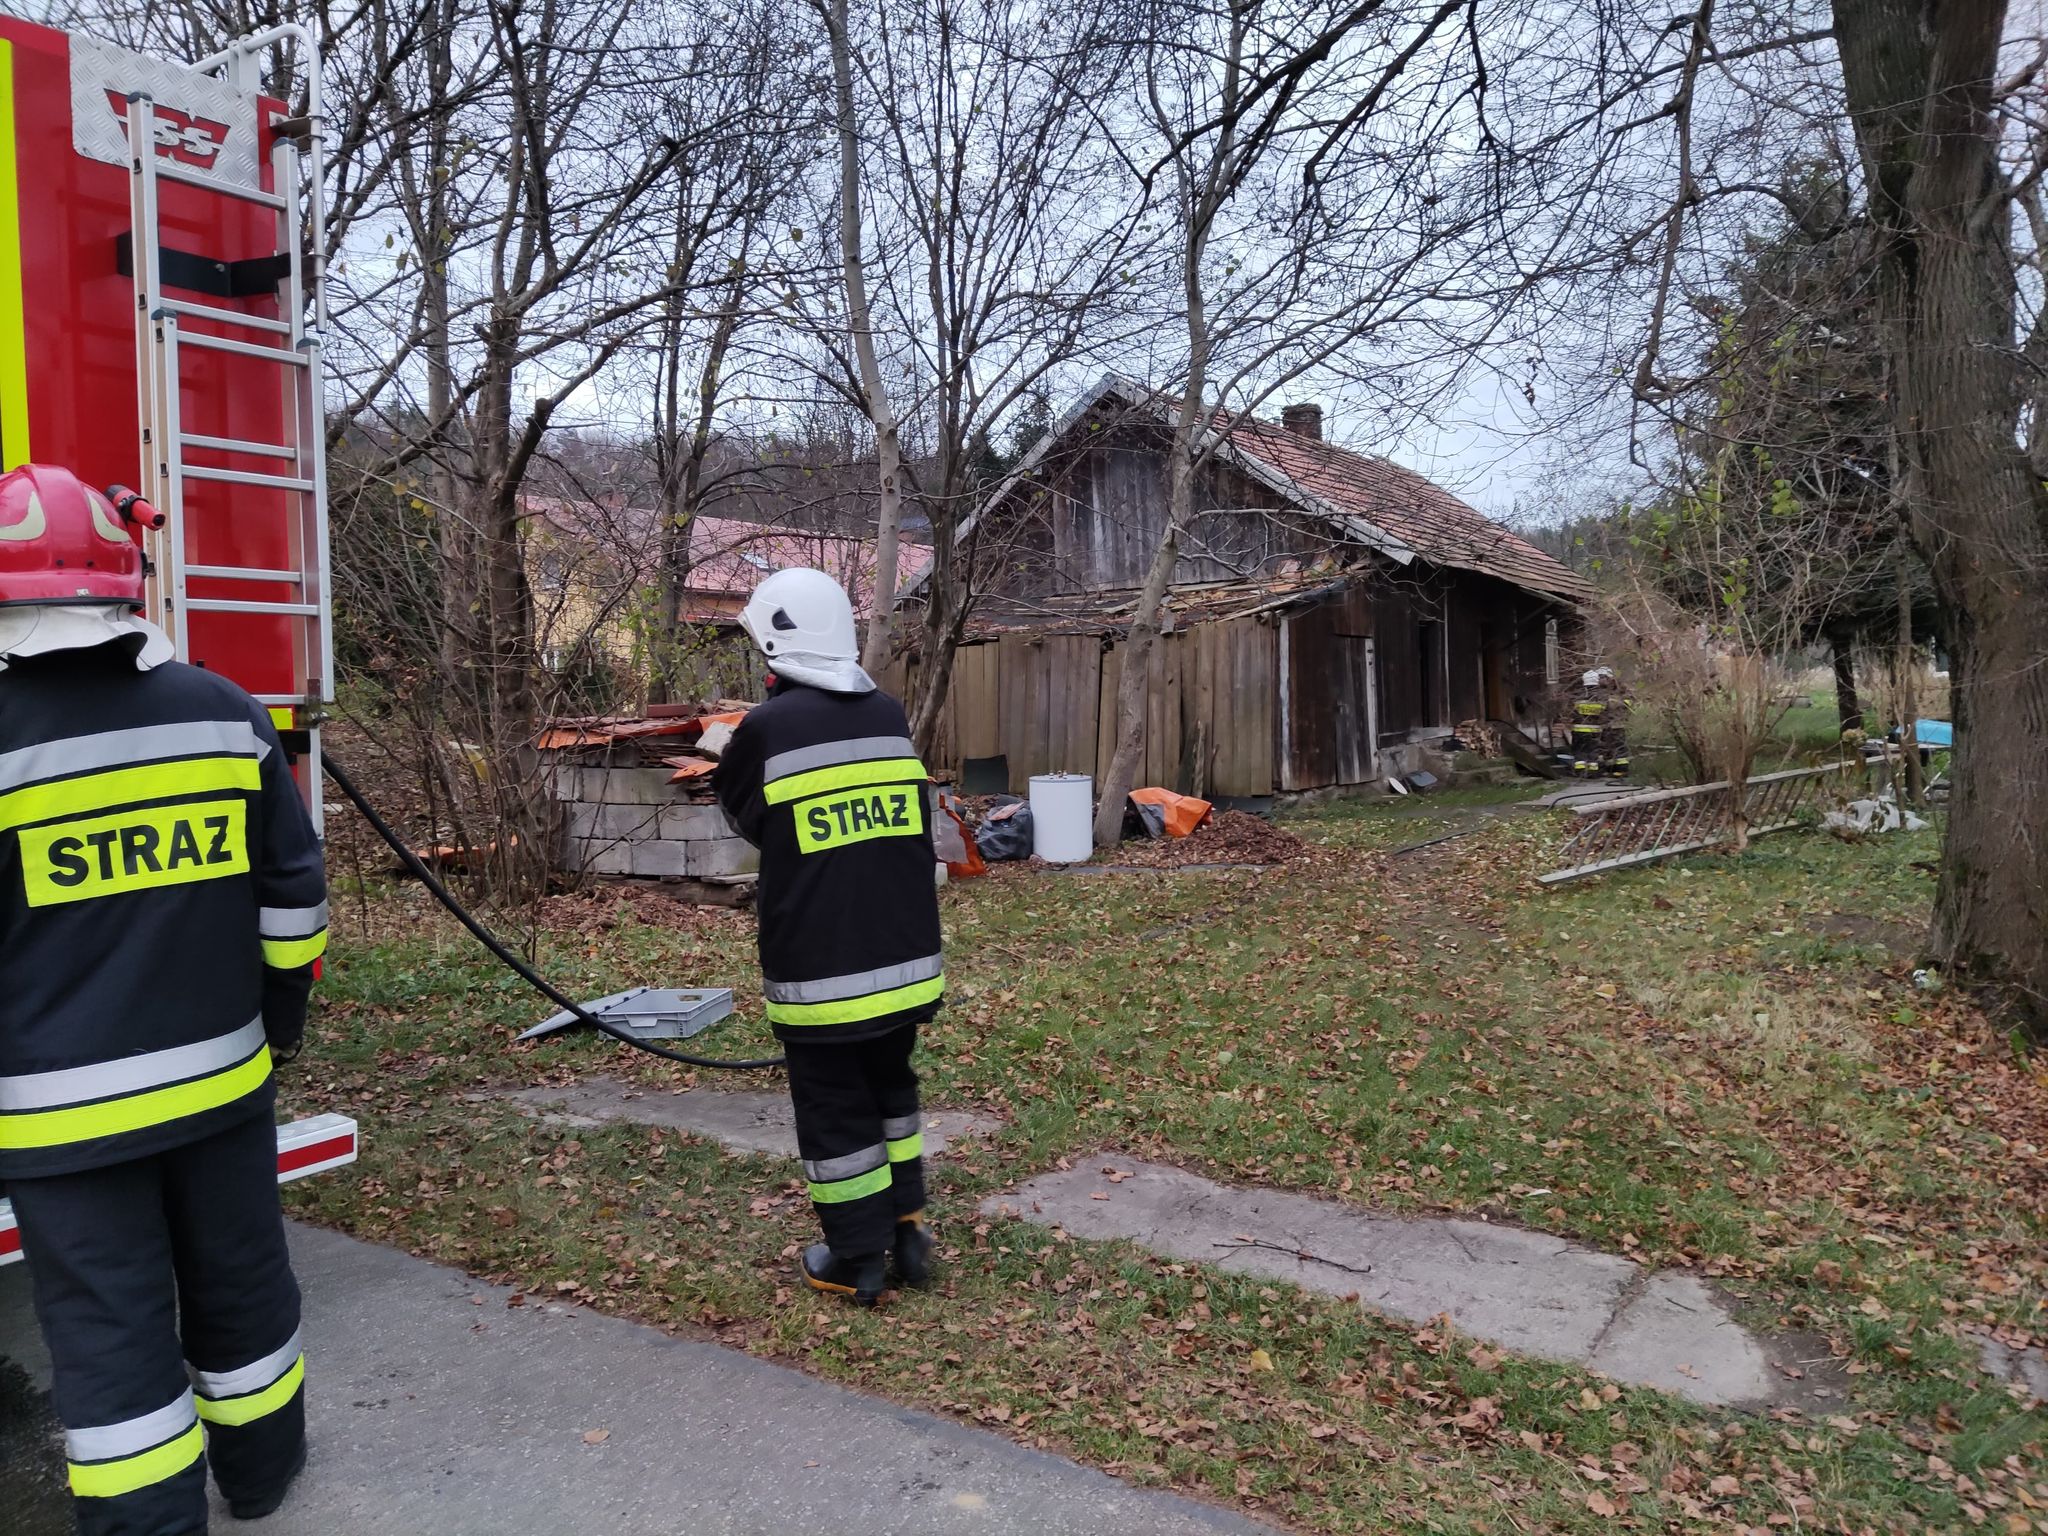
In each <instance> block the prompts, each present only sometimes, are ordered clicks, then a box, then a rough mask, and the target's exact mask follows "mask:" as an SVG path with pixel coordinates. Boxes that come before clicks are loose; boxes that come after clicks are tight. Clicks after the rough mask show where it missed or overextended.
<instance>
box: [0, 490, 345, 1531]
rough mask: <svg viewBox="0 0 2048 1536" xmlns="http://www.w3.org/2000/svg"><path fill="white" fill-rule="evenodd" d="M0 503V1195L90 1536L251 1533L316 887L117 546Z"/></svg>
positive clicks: (67, 513) (298, 1444) (297, 1388)
mask: <svg viewBox="0 0 2048 1536" xmlns="http://www.w3.org/2000/svg"><path fill="white" fill-rule="evenodd" d="M122 501H123V505H122V507H120V508H119V509H117V507H116V505H115V503H114V502H113V501H110V500H109V499H108V498H107V497H106V496H102V495H100V494H99V493H98V492H97V491H94V490H90V489H88V488H87V487H86V486H85V485H83V484H81V483H80V482H79V481H78V480H77V479H76V478H74V477H73V476H72V475H71V474H70V473H68V472H67V471H65V470H61V469H54V468H49V467H45V466H37V465H30V466H27V467H25V468H22V469H18V470H16V471H14V472H13V473H11V474H8V475H6V476H4V477H0V998H5V999H6V1004H5V1007H4V1009H0V1181H5V1185H6V1192H7V1193H8V1194H9V1195H10V1196H12V1198H13V1201H14V1212H15V1216H16V1219H17V1221H18V1224H19V1226H20V1229H21V1241H22V1254H23V1257H24V1258H25V1259H26V1260H27V1262H28V1272H29V1279H30V1283H31V1285H32V1287H33V1289H34V1293H35V1306H36V1316H37V1318H38V1319H39V1320H40V1322H41V1324H42V1330H43V1337H44V1339H45V1341H46V1342H47V1344H48V1346H49V1351H50V1360H51V1366H52V1387H51V1397H52V1400H53V1402H54V1405H55V1408H56V1411H57V1417H58V1418H59V1420H61V1421H62V1423H63V1426H64V1445H65V1456H66V1459H67V1460H68V1462H69V1464H70V1483H71V1491H72V1494H73V1495H74V1507H75V1510H76V1512H77V1517H78V1527H79V1530H80V1531H81V1532H83V1533H84V1536H172V1533H179V1536H183V1533H189V1532H195V1531H199V1532H203V1531H204V1530H205V1529H206V1524H207V1499H206V1471H207V1464H208V1463H209V1462H210V1463H211V1464H212V1468H213V1475H214V1480H215V1481H216V1482H217V1483H218V1484H219V1486H220V1490H221V1493H222V1495H223V1496H224V1497H225V1498H226V1500H227V1503H228V1508H229V1509H230V1511H232V1512H233V1513H234V1514H235V1515H237V1516H239V1517H243V1518H255V1517H258V1516H261V1515H264V1514H268V1513H269V1512H270V1511H271V1510H273V1509H275V1508H276V1507H277V1506H278V1505H279V1503H281V1502H282V1501H283V1498H284V1495H285V1490H286V1488H287V1487H288V1486H289V1484H290V1483H291V1480H292V1479H293V1477H294V1476H296V1475H297V1473H298V1470H299V1468H300V1466H301V1465H302V1464H303V1462H304V1459H305V1408H304V1399H303V1389H302V1376H303V1373H304V1363H303V1359H302V1357H301V1355H300V1352H299V1291H298V1285H297V1283H296V1282H295V1280H294V1279H293V1277H292V1271H291V1263H290V1259H289V1257H288V1255H287V1253H286V1251H285V1235H284V1220H283V1217H282V1215H281V1214H280V1212H279V1208H278V1197H277V1141H276V1130H275V1127H274V1124H273V1119H272V1103H273V1100H274V1090H273V1087H272V1083H271V1052H272V1050H273V1049H276V1050H281V1051H285V1052H290V1051H293V1050H296V1048H297V1046H298V1044H299V1040H300V1036H301V1034H302V1033H303V1031H304V1028H305V1018H306V1002H307V995H308V993H309V991H310V989H311V986H312V973H313V967H314V962H315V961H316V959H317V958H318V956H319V954H320V952H321V950H322V948H323V947H324V945H325V943H326V931H327V900H326V877H325V874H324V872H323V870H322V867H321V858H320V847H319V844H318V842H317V841H316V840H315V838H314V835H313V827H312V823H311V820H310V818H309V817H308V816H307V814H306V808H305V805H304V803H303V802H302V801H301V800H300V798H299V793H298V790H297V789H296V788H295V787H294V786H293V783H292V778H291V773H290V770H289V768H288V767H287V766H286V763H285V755H284V748H283V746H282V745H281V744H280V742H279V740H278V736H277V732H276V731H275V730H273V729H272V727H271V723H270V720H269V718H268V716H267V715H266V714H265V712H264V711H263V710H262V709H261V708H260V707H259V706H258V705H257V704H256V703H255V701H254V700H252V699H251V698H250V697H249V696H248V695H247V694H246V693H244V692H242V690H241V689H239V688H237V687H236V686H235V685H234V684H233V683H230V682H228V681H227V680H226V679H224V678H222V677H219V676H217V675H216V674H214V673H211V672H206V671H201V670H200V669H198V668H195V667H188V666H185V665H183V664H181V663H179V662H177V661H174V660H172V659H171V646H170V642H169V641H168V640H167V639H166V638H165V637H164V635H163V633H162V632H161V631H160V630H157V629H155V628H154V627H153V626H151V625H149V624H148V623H146V622H145V621H143V620H142V619H141V618H139V617H137V610H138V609H139V608H140V607H141V604H142V596H143V575H144V572H143V560H142V551H141V548H140V547H139V545H138V544H137V542H136V539H135V535H134V531H133V530H134V524H135V523H136V522H138V521H143V522H149V523H152V524H153V523H154V522H156V521H158V519H156V517H155V514H154V513H153V512H151V511H150V510H149V509H148V507H147V504H146V503H140V502H139V500H137V499H134V498H129V497H123V498H122Z"/></svg>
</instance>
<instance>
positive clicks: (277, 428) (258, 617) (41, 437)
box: [0, 16, 355, 1263]
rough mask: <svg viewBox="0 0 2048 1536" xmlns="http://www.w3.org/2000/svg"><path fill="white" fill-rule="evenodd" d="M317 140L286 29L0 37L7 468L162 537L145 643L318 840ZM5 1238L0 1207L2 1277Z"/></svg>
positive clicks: (326, 1150) (285, 1160) (325, 622)
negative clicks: (152, 39) (133, 519)
mask: <svg viewBox="0 0 2048 1536" xmlns="http://www.w3.org/2000/svg"><path fill="white" fill-rule="evenodd" d="M280 48H290V49H295V50H297V54H298V57H299V58H300V59H301V60H302V61H304V62H305V64H306V72H307V75H308V78H309V79H310V80H311V82H312V86H311V92H310V94H309V97H308V101H307V110H306V111H305V112H304V114H303V115H300V116H293V115H292V112H291V109H290V108H289V107H288V106H287V105H286V104H285V103H284V102H281V101H277V100H274V99H272V98H270V97H266V96H264V95H262V94H261V92H260V91H259V90H258V89H257V84H256V83H257V79H258V75H259V71H260V69H261V67H262V64H263V62H264V61H265V60H266V59H267V58H269V57H270V56H271V55H272V53H273V51H274V50H276V49H280ZM322 126H323V125H322V123H321V111H320V95H319V67H318V50H317V46H316V42H315V39H314V38H313V36H312V34H311V33H310V32H309V31H307V30H306V29H305V28H304V27H301V26H286V27H277V28H273V29H271V30H270V31H267V32H263V33H260V34H258V35H256V36H253V37H249V38H244V39H242V40H240V41H238V42H237V43H235V44H234V45H233V46H232V47H230V48H228V49H226V50H224V51H223V52H221V53H218V54H216V55H214V56H213V57H211V58H207V59H201V60H199V61H198V62H196V63H193V64H179V63H174V62H169V61H166V60H163V59H156V58H149V57H146V56H144V55H141V54H137V53H131V52H129V51H127V50H126V49H123V48H117V47H113V46H111V45H109V44H107V43H103V42H100V41H98V40H96V39H94V38H90V37H86V36H83V35H81V34H78V33H63V32H55V31H51V30H49V29H48V28H45V27H38V26H35V25H32V24H31V23H29V22H25V21H18V20H16V19H15V18H13V17H11V16H0V466H4V467H5V468H7V469H13V468H15V467H16V466H17V465H20V464H26V463H31V462H36V463H46V464H60V465H63V466H64V467H65V468H67V469H70V470H72V471H74V472H75V473H77V474H78V475H79V476H80V477H81V478H83V479H85V480H87V481H88V482H90V483H92V484H94V485H98V486H103V487H104V486H108V485H114V484H121V485H129V486H133V487H134V488H136V489H137V490H139V491H141V492H142V494H143V495H144V496H146V497H147V498H148V499H149V500H150V501H152V502H153V503H155V505H156V506H157V508H158V509H159V510H160V511H162V512H164V513H165V514H166V515H167V522H166V525H165V527H164V528H163V530H162V531H161V532H158V533H154V534H151V535H149V536H148V544H149V554H150V557H151V560H152V562H153V564H154V566H155V568H156V574H155V577H154V579H153V581H152V583H151V587H150V597H149V602H150V617H151V618H152V619H154V620H155V621H156V622H157V623H159V624H160V625H162V627H163V628H164V630H165V631H166V632H167V633H168V634H169V635H170V636H171V639H172V641H173V642H174V643H175V645H176V646H177V651H178V655H179V657H180V658H181V659H183V660H185V661H189V662H192V663H194V664H195V665H198V666H202V667H207V668H209V669H211V670H213V671H217V672H220V673H223V674H224V675H226V676H228V677H231V678H233V679H234V680H235V681H236V682H238V683H240V684H241V685H242V686H243V687H244V688H246V689H248V690H249V692H251V693H252V694H254V695H256V697H257V698H258V699H259V700H261V701H262V702H263V703H264V704H265V705H267V706H268V707H269V709H270V711H271V717H272V719H273V720H275V721H276V723H277V725H278V728H279V730H280V732H282V733H283V735H284V739H285V746H286V748H287V750H288V751H289V752H290V753H291V754H292V755H293V756H294V758H295V760H296V769H295V771H296V773H297V775H298V779H299V784H300V787H301V788H302V790H303V791H304V792H305V794H306V797H307V802H308V804H309V806H310V807H311V809H312V812H313V816H314V820H315V824H316V825H318V824H319V822H320V819H321V794H320V734H319V722H320V718H321V713H322V707H323V706H324V705H325V704H327V703H328V702H331V701H332V699H333V697H334V691H333V690H334V657H333V641H332V623H331V616H332V610H331V606H330V598H329V586H328V565H327V503H326V466H325V462H324V450H325V437H324V429H325V420H324V416H323V413H322V408H321V400H322V380H321V359H320V341H321V336H322V333H323V330H324V328H325V322H326V318H327V315H326V299H325V284H324V271H323V259H322V253H323V251H324V249H325V243H326V242H325V232H324V230H323V228H322V207H323V205H322V200H321V196H320V188H321V184H322V182H321V163H320V153H321V130H322ZM279 1147H280V1176H281V1177H303V1176H304V1175H305V1174H306V1173H310V1172H318V1171H321V1170H322V1169H324V1168H328V1167H333V1166H337V1165H338V1164H339V1163H341V1162H346V1161H349V1160H351V1159H353V1157H354V1155H355V1125H354V1123H353V1122H352V1121H348V1120H346V1119H345V1118H343V1117H340V1116H323V1117H321V1118H320V1120H319V1121H317V1122H301V1124H300V1125H299V1126H286V1127H283V1128H281V1129H280V1131H279ZM316 1152H317V1155H315V1153H316ZM287 1165H289V1166H287ZM12 1227H13V1223H12V1215H11V1212H9V1211H8V1210H7V1209H6V1206H5V1202H0V1263H5V1262H7V1261H8V1259H10V1258H12V1257H17V1256H18V1253H17V1251H16V1249H15V1239H14V1234H13V1230H12Z"/></svg>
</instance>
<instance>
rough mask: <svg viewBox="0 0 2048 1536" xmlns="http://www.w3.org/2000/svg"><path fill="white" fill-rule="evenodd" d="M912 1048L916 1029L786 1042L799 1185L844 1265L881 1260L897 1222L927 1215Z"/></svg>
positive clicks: (915, 1040) (922, 1139)
mask: <svg viewBox="0 0 2048 1536" xmlns="http://www.w3.org/2000/svg"><path fill="white" fill-rule="evenodd" d="M916 1048H917V1026H916V1025H915V1024H904V1025H901V1026H900V1027H898V1028H896V1029H892V1030H890V1031H889V1032H888V1033H887V1034H885V1035H878V1036H876V1037H875V1038H874V1039H871V1040H850V1041H847V1042H845V1043H843V1044H832V1043H820V1044H816V1045H808V1044H803V1043H801V1042H798V1041H794V1040H789V1039H785V1040H784V1041H783V1049H784V1052H785V1054H786V1055H787V1056H788V1058H789V1097H790V1100H791V1102H792V1103H793V1104H794V1106H795V1108H796V1146H797V1153H798V1155H799V1156H801V1157H802V1159H803V1165H804V1179H805V1180H806V1182H808V1183H809V1185H810V1190H811V1203H812V1205H813V1206H814V1207H815V1208H816V1210H817V1212H818V1223H819V1225H820V1226H822V1227H823V1228H824V1229H825V1242H826V1244H827V1245H828V1246H830V1248H831V1249H832V1252H833V1253H834V1254H836V1255H838V1256H839V1257H840V1258H842V1259H865V1258H871V1257H873V1256H875V1255H877V1254H879V1253H881V1252H882V1251H883V1250H884V1249H886V1248H887V1247H888V1246H889V1242H890V1239H891V1238H892V1237H893V1236H894V1235H895V1229H896V1223H897V1221H898V1220H899V1219H901V1218H903V1217H905V1216H910V1215H913V1214H915V1213H916V1212H918V1211H922V1210H923V1209H924V1136H923V1132H922V1122H921V1120H920V1119H919V1117H918V1108H917V1072H916V1070H915V1069H914V1068H912V1066H911V1065H910V1056H911V1052H912V1051H914V1050H915V1049H916Z"/></svg>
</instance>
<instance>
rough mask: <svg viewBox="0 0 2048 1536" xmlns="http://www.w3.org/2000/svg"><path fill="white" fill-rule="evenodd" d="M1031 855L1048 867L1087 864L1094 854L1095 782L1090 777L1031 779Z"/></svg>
mask: <svg viewBox="0 0 2048 1536" xmlns="http://www.w3.org/2000/svg"><path fill="white" fill-rule="evenodd" d="M1031 851H1032V852H1033V853H1034V854H1036V855H1037V856H1038V857H1039V858H1041V859H1043V860H1045V862H1046V863H1048V864H1082V863H1086V862H1087V860H1088V858H1089V856H1090V855H1091V854H1093V853H1094V852H1095V780H1094V779H1093V778H1092V777H1091V776H1090V775H1088V774H1085V773H1041V774H1035V775H1033V777H1032V780H1031Z"/></svg>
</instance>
